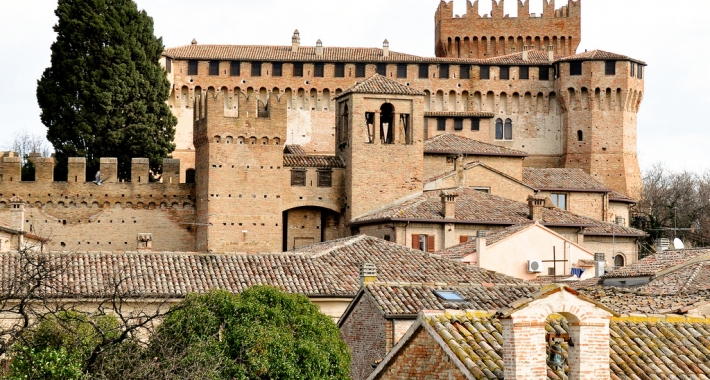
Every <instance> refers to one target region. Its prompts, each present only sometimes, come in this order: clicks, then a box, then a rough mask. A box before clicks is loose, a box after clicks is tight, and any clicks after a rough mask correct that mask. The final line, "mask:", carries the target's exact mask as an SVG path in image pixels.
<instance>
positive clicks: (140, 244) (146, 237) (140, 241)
mask: <svg viewBox="0 0 710 380" xmlns="http://www.w3.org/2000/svg"><path fill="white" fill-rule="evenodd" d="M136 242H137V246H136V249H137V250H138V252H152V251H153V234H145V233H144V234H138V236H136Z"/></svg>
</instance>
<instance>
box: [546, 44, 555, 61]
mask: <svg viewBox="0 0 710 380" xmlns="http://www.w3.org/2000/svg"><path fill="white" fill-rule="evenodd" d="M547 59H548V60H549V61H550V62H554V60H555V46H554V45H548V46H547Z"/></svg>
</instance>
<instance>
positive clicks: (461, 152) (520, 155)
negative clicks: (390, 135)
mask: <svg viewBox="0 0 710 380" xmlns="http://www.w3.org/2000/svg"><path fill="white" fill-rule="evenodd" d="M424 154H449V155H451V154H465V155H469V156H493V157H530V155H529V154H514V153H481V152H464V151H447V150H425V151H424ZM610 191H611V190H610Z"/></svg>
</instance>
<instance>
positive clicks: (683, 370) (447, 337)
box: [376, 311, 710, 379]
mask: <svg viewBox="0 0 710 380" xmlns="http://www.w3.org/2000/svg"><path fill="white" fill-rule="evenodd" d="M609 325H610V326H609V327H610V331H609V337H610V340H609V366H610V368H609V369H610V378H611V379H668V378H687V379H703V378H706V377H707V376H710V366H708V365H707V363H708V358H709V357H710V349H708V345H710V320H707V319H698V318H685V317H676V318H673V319H664V318H653V317H638V318H630V317H620V318H613V319H612V320H611V321H610V324H609ZM420 326H421V327H423V328H424V329H425V330H426V331H427V332H428V333H429V334H432V335H434V336H435V337H436V338H437V339H435V340H436V341H437V342H439V344H443V345H445V347H444V346H443V345H442V348H445V352H446V353H447V354H448V355H449V357H450V359H451V360H453V361H455V362H457V363H459V364H461V365H458V368H461V370H462V371H464V368H465V370H467V371H469V373H468V374H467V375H471V376H470V378H476V379H502V378H503V373H504V364H503V355H504V354H505V352H504V351H503V342H504V340H503V336H502V325H501V323H500V321H499V320H498V319H496V318H493V317H491V316H488V315H486V314H483V313H481V312H475V311H467V312H448V313H442V312H427V313H423V314H422V315H421V316H420V317H419V322H418V323H417V324H415V326H414V328H420ZM569 328H570V326H569V324H568V323H567V321H566V320H565V319H564V318H559V317H556V316H550V317H549V318H548V319H547V324H546V326H545V329H546V330H547V331H548V332H552V333H569ZM406 339H407V336H405V338H404V339H402V340H401V341H400V343H398V345H397V347H395V350H393V351H395V352H396V350H398V349H399V348H400V347H402V346H403V345H404V344H406V343H407V342H406ZM563 347H565V346H564V345H563ZM395 352H391V353H390V354H389V355H388V356H387V358H386V359H385V361H384V362H383V363H381V364H380V366H379V367H378V368H377V369H376V372H377V371H380V370H382V369H383V368H385V367H386V366H387V364H388V363H390V362H391V361H392V360H397V359H398V358H402V359H404V358H406V357H402V356H399V357H398V355H394V353H395ZM565 355H566V354H565ZM467 377H469V376H467ZM547 377H548V378H550V379H563V378H566V377H567V375H566V374H564V373H563V372H562V371H561V370H553V369H552V368H550V367H548V369H547Z"/></svg>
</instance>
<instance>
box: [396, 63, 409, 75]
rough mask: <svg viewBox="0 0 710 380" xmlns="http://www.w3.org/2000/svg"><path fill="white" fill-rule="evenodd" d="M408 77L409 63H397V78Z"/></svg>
mask: <svg viewBox="0 0 710 380" xmlns="http://www.w3.org/2000/svg"><path fill="white" fill-rule="evenodd" d="M406 77H407V64H406V63H399V64H397V78H406Z"/></svg>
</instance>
